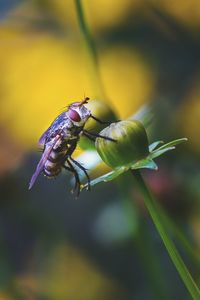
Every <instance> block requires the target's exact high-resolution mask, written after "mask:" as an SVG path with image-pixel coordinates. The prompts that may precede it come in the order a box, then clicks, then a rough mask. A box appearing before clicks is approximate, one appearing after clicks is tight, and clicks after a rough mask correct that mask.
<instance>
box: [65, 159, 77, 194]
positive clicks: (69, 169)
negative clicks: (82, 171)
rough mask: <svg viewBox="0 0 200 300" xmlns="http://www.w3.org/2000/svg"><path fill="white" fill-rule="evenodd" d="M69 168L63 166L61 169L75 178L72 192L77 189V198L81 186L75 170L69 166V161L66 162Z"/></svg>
mask: <svg viewBox="0 0 200 300" xmlns="http://www.w3.org/2000/svg"><path fill="white" fill-rule="evenodd" d="M66 161H67V163H68V165H69V167H67V166H65V165H63V167H64V168H65V169H66V170H68V171H70V172H72V173H73V174H74V177H75V186H74V191H75V190H76V189H77V197H78V196H79V194H80V186H81V182H80V179H79V175H78V172H77V171H76V170H75V168H74V167H73V165H72V164H71V162H70V161H69V159H67V160H66Z"/></svg>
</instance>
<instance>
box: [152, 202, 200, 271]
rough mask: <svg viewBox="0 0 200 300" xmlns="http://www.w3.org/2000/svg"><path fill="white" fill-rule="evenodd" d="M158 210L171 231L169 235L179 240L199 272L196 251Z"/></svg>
mask: <svg viewBox="0 0 200 300" xmlns="http://www.w3.org/2000/svg"><path fill="white" fill-rule="evenodd" d="M158 208H159V213H160V216H162V219H163V221H164V223H165V225H166V227H167V228H169V230H170V231H171V233H172V234H173V235H174V236H175V237H176V238H177V239H178V240H179V242H180V243H181V244H182V245H183V247H184V249H185V251H186V252H187V253H188V255H189V257H190V259H191V261H193V263H194V265H195V267H196V268H197V269H198V270H200V256H199V253H198V252H197V251H195V249H194V248H193V247H192V246H191V244H190V242H189V241H188V240H187V238H186V237H185V235H184V234H183V232H182V231H181V230H180V229H179V228H178V227H177V226H176V224H175V223H174V222H173V221H172V219H171V218H170V217H169V216H168V215H167V214H166V213H165V211H163V209H162V207H160V206H159V207H158Z"/></svg>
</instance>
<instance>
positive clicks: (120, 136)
mask: <svg viewBox="0 0 200 300" xmlns="http://www.w3.org/2000/svg"><path fill="white" fill-rule="evenodd" d="M100 135H102V136H105V137H109V138H111V139H114V140H116V142H113V141H110V140H106V139H101V138H97V139H96V142H95V146H96V149H97V151H98V153H99V155H100V156H101V158H102V160H103V161H104V162H105V163H106V164H107V165H109V166H110V167H112V168H117V167H121V166H128V165H130V164H133V163H134V162H136V161H138V160H140V159H142V158H144V157H145V156H146V155H148V153H149V149H148V138H147V134H146V130H145V128H144V126H143V125H142V123H140V122H139V121H131V120H126V121H120V122H117V123H112V124H111V125H110V126H108V127H106V128H105V129H103V130H102V131H101V132H100Z"/></svg>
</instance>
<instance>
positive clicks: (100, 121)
mask: <svg viewBox="0 0 200 300" xmlns="http://www.w3.org/2000/svg"><path fill="white" fill-rule="evenodd" d="M90 118H92V119H93V120H95V121H96V122H98V123H100V124H106V125H110V124H111V123H113V121H111V122H109V121H102V120H100V119H98V118H97V117H95V116H93V115H90ZM119 121H120V120H117V121H114V122H119Z"/></svg>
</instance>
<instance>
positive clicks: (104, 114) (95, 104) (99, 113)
mask: <svg viewBox="0 0 200 300" xmlns="http://www.w3.org/2000/svg"><path fill="white" fill-rule="evenodd" d="M85 106H86V107H87V108H88V109H89V110H90V111H91V112H92V115H93V116H94V117H96V118H98V119H99V120H101V121H103V122H108V123H109V122H110V123H111V122H114V121H116V120H117V117H116V115H115V113H114V112H113V111H112V109H111V108H110V106H109V105H107V104H106V103H105V102H103V101H101V100H91V101H89V102H88V103H87V104H86V105H85ZM106 126H108V124H106V123H105V124H100V123H99V122H96V121H95V120H94V119H92V118H90V119H89V120H88V121H87V123H86V124H85V127H84V128H85V129H86V130H90V131H91V132H95V133H99V132H100V131H101V130H102V129H103V128H105V127H106ZM79 146H80V147H81V148H82V149H84V150H89V149H95V144H94V142H92V141H91V140H89V139H88V138H85V137H84V136H81V138H80V141H79Z"/></svg>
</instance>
